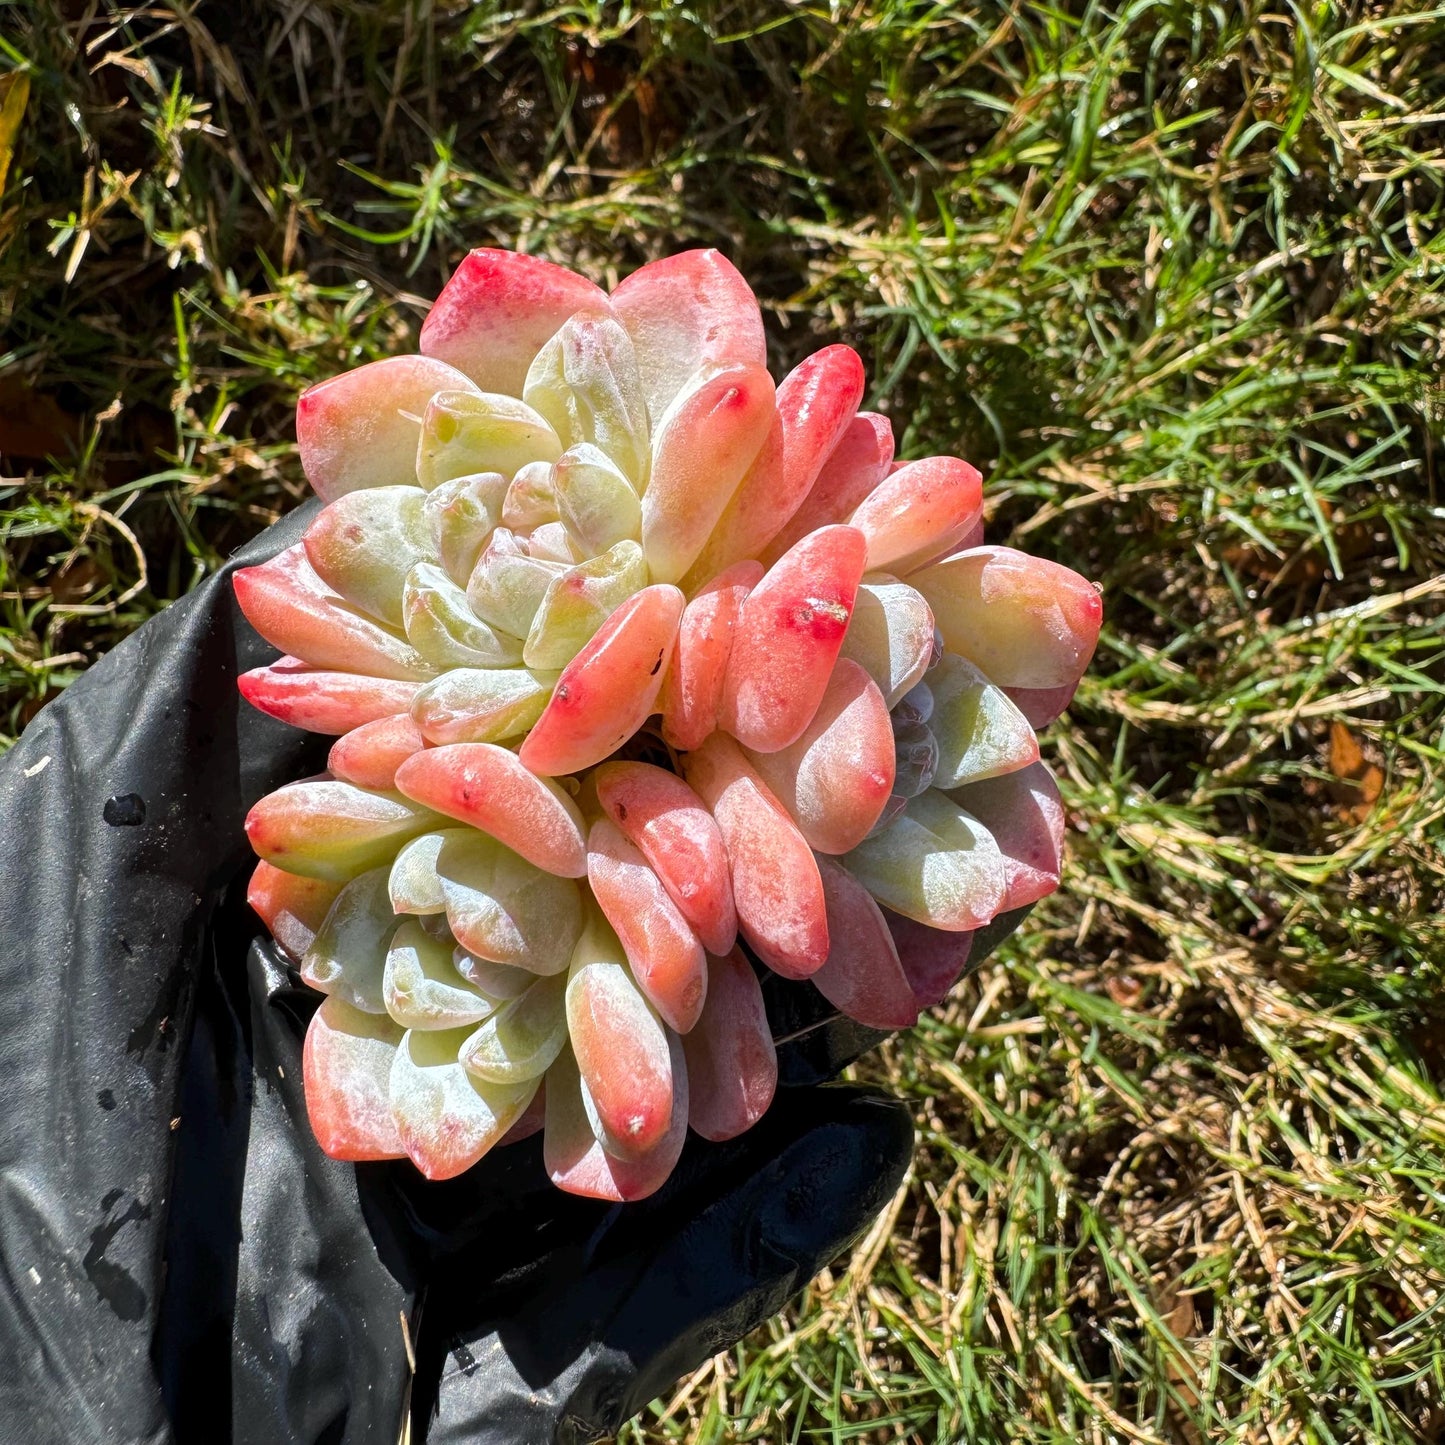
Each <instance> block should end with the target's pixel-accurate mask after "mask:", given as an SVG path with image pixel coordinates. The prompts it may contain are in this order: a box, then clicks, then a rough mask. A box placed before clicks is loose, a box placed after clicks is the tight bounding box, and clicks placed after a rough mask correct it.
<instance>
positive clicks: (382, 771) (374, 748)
mask: <svg viewBox="0 0 1445 1445" xmlns="http://www.w3.org/2000/svg"><path fill="white" fill-rule="evenodd" d="M425 746H426V739H425V738H424V737H422V735H421V729H420V728H419V727H417V725H416V724H415V723H414V722H413V721H412V720H411V718H410V717H408V716H407V715H406V714H405V713H401V714H399V715H397V716H396V717H383V718H378V719H377V720H376V721H375V722H369V723H363V724H362V725H361V726H360V727H358V728H353V729H352V730H351V731H350V732H349V733H347V734H346V735H345V736H344V737H340V738H338V739H337V740H336V741H335V742H334V743H333V744H332V745H331V752H330V753H329V754H328V755H327V758H326V767H327V770H328V771H329V772H330V773H332V774H333V776H335V777H338V778H340V779H341V781H342V782H344V783H354V784H355V785H356V786H357V787H358V788H369V789H372V790H373V791H375V792H378V793H389V792H392V791H393V790H394V789H395V787H396V770H397V769H398V768H399V767H400V766H401V765H402V764H403V763H404V762H405V761H406V760H407V759H408V758H409V757H410V756H411V755H412V754H413V753H418V752H420V751H421V750H422V748H424V747H425Z"/></svg>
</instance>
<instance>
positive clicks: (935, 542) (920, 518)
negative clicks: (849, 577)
mask: <svg viewBox="0 0 1445 1445" xmlns="http://www.w3.org/2000/svg"><path fill="white" fill-rule="evenodd" d="M982 514H983V478H982V477H981V476H979V474H978V470H977V468H975V467H971V466H969V464H968V463H967V462H965V461H961V460H960V459H959V458H958V457H925V458H924V459H923V460H922V461H917V462H907V463H905V464H904V465H903V466H901V467H899V468H898V470H897V471H895V472H893V473H892V474H891V475H890V476H889V477H887V478H886V479H885V480H884V481H882V482H880V483H879V484H878V485H877V486H876V487H875V488H874V489H873V491H872V492H870V493H869V495H868V497H867V498H866V499H865V500H864V501H863V502H862V503H861V504H860V505H859V507H858V509H857V510H856V511H855V512H854V513H853V515H852V517H851V518H850V519H849V520H850V521H851V523H852V525H853V526H855V527H857V528H858V530H859V531H860V532H862V533H863V535H864V536H865V537H866V538H867V539H868V570H869V571H870V572H877V571H881V570H888V571H894V572H907V571H908V570H909V569H910V568H911V567H915V566H918V565H919V564H921V563H923V562H926V561H927V560H928V559H929V558H930V557H936V556H938V555H939V553H940V552H946V551H947V550H948V549H949V548H950V547H953V546H956V545H957V544H958V543H959V542H960V541H962V539H963V538H964V537H966V536H967V535H968V533H969V532H970V531H971V530H972V528H973V526H974V524H975V523H976V522H977V521H978V519H979V517H980V516H981V515H982Z"/></svg>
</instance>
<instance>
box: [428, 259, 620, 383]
mask: <svg viewBox="0 0 1445 1445" xmlns="http://www.w3.org/2000/svg"><path fill="white" fill-rule="evenodd" d="M578 311H599V312H603V313H605V312H606V311H607V294H606V292H604V291H602V290H601V289H600V288H599V287H597V286H595V285H593V283H592V282H591V281H588V280H587V279H586V278H585V277H582V276H579V275H577V274H576V272H574V271H568V270H567V269H566V268H565V267H562V266H557V265H554V264H553V263H552V262H551V261H544V260H542V259H541V258H540V257H538V256H523V255H519V254H518V253H517V252H515V251H500V250H493V249H491V248H482V249H479V250H476V251H473V252H471V254H470V255H468V256H467V257H466V258H465V259H464V260H463V261H462V263H461V265H459V266H458V267H457V269H456V270H455V271H453V272H452V277H451V280H450V281H448V282H447V284H446V285H445V286H444V287H442V293H441V295H440V296H438V297H437V299H436V303H435V304H434V305H433V306H432V309H431V312H430V314H429V315H428V316H427V319H426V321H425V322H424V323H423V325H422V328H421V349H422V352H423V354H424V355H426V356H437V357H440V358H441V359H442V360H443V361H447V362H450V363H451V364H452V365H453V366H455V367H457V368H458V369H459V370H461V371H463V372H465V373H466V374H467V375H468V376H469V377H471V378H472V380H473V381H474V382H475V383H476V384H477V385H478V386H479V387H481V388H482V389H483V390H486V391H500V392H505V393H506V394H507V395H509V396H521V394H522V388H523V386H524V385H525V383H526V378H527V370H528V368H529V367H530V366H531V365H532V361H533V358H535V357H536V355H537V353H538V352H539V351H541V349H542V347H543V346H544V345H545V344H546V342H547V340H548V338H549V337H550V336H552V335H553V333H554V332H556V331H557V329H558V328H559V327H560V326H561V325H562V323H563V322H564V321H566V320H567V318H568V317H569V316H572V315H574V314H575V313H576V312H578Z"/></svg>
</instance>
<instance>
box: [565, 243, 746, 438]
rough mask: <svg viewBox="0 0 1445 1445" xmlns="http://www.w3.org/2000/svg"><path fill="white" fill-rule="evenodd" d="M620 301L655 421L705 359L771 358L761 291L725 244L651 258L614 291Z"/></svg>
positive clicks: (716, 363)
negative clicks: (756, 292) (723, 251)
mask: <svg viewBox="0 0 1445 1445" xmlns="http://www.w3.org/2000/svg"><path fill="white" fill-rule="evenodd" d="M612 307H613V310H614V311H615V312H616V314H617V318H618V320H620V321H621V322H622V325H623V326H624V327H625V328H626V331H627V334H628V335H629V336H630V337H631V338H632V344H633V347H634V349H635V352H636V356H637V365H638V369H639V370H640V372H641V373H642V392H643V396H644V398H645V399H646V401H647V410H648V414H649V416H651V418H652V421H653V425H654V426H656V424H657V421H658V419H659V418H660V417H661V416H662V415H663V413H664V412H665V411H666V410H667V408H668V407H669V405H671V403H672V400H673V398H674V397H675V396H677V394H678V393H679V392H680V391H681V390H682V389H683V388H684V386H686V385H687V383H688V382H689V380H690V379H691V377H692V376H693V374H694V373H695V372H696V371H697V369H698V368H699V367H700V366H711V367H722V366H735V365H740V366H765V365H766V364H767V359H768V348H767V342H766V340H765V338H764V336H763V316H762V312H761V311H760V310H759V309H758V301H757V297H755V296H754V295H753V293H752V288H751V287H750V286H749V285H748V283H747V282H746V281H745V280H743V278H742V276H741V275H740V274H739V273H738V271H737V268H736V267H735V266H733V265H732V263H731V262H730V261H728V260H727V259H726V257H724V256H722V255H721V254H720V253H719V252H717V251H684V252H682V253H681V254H679V255H676V256H667V257H664V258H663V259H662V260H659V261H652V262H649V263H648V264H647V265H646V266H643V267H641V268H640V269H639V270H637V271H634V272H633V273H632V275H630V276H629V277H628V278H627V279H626V280H625V281H623V282H622V284H621V285H620V286H618V288H617V289H616V290H615V291H614V292H613V293H612ZM578 309H580V308H578Z"/></svg>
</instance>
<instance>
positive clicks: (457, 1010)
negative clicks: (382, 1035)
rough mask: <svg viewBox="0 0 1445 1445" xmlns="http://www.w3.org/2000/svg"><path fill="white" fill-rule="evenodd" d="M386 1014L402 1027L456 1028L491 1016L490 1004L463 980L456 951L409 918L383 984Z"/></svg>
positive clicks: (394, 942)
mask: <svg viewBox="0 0 1445 1445" xmlns="http://www.w3.org/2000/svg"><path fill="white" fill-rule="evenodd" d="M381 991H382V997H383V999H384V1001H385V1003H386V1011H387V1013H388V1014H390V1015H391V1017H392V1018H393V1019H395V1020H396V1022H397V1023H398V1024H399V1025H401V1027H402V1028H407V1029H456V1028H462V1027H464V1026H466V1025H469V1024H476V1023H479V1022H480V1021H481V1020H482V1019H484V1018H486V1017H487V1016H488V1015H489V1014H490V1013H492V1011H493V1009H494V1007H495V1005H494V1004H493V1002H492V1000H491V999H489V998H487V997H485V996H484V995H483V994H481V993H480V992H478V991H477V989H475V988H474V987H473V986H472V985H471V984H470V983H468V982H467V980H466V979H464V978H463V977H462V976H461V974H459V973H458V972H457V970H456V967H455V965H454V964H453V963H452V948H451V945H450V944H448V943H444V942H442V941H441V940H440V939H438V938H433V937H432V936H431V935H430V934H429V933H428V932H427V931H426V930H425V929H424V928H423V927H422V926H421V924H420V923H417V922H416V921H415V920H407V921H406V922H404V923H402V925H401V926H400V927H399V928H398V929H397V930H396V932H395V933H394V934H393V935H392V939H391V945H390V947H389V948H388V949H387V952H386V968H385V971H384V972H383V974H382V980H381Z"/></svg>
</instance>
